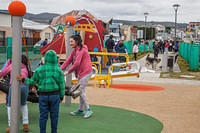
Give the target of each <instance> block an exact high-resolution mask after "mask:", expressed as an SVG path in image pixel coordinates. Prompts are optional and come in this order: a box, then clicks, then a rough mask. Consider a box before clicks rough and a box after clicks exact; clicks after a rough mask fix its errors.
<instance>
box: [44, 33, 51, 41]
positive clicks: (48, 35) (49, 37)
mask: <svg viewBox="0 0 200 133" xmlns="http://www.w3.org/2000/svg"><path fill="white" fill-rule="evenodd" d="M45 39H48V40H50V39H51V34H50V33H48V32H45Z"/></svg>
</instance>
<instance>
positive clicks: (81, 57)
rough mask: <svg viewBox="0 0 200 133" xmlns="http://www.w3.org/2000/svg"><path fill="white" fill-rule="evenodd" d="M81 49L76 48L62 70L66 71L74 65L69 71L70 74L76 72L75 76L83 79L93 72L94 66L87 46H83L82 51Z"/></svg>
mask: <svg viewBox="0 0 200 133" xmlns="http://www.w3.org/2000/svg"><path fill="white" fill-rule="evenodd" d="M79 49H80V47H76V48H74V49H73V50H72V52H71V54H70V56H69V57H68V59H67V60H66V61H65V62H64V63H63V64H62V66H61V67H60V68H61V69H62V70H64V69H66V68H67V67H68V66H69V65H70V64H71V63H72V67H71V68H70V69H69V70H68V73H71V72H73V71H75V76H76V77H79V78H82V77H84V76H85V75H87V74H89V73H90V72H92V64H91V59H90V55H89V53H88V48H87V46H86V45H83V47H82V49H81V50H79Z"/></svg>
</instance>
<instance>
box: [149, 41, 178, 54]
mask: <svg viewBox="0 0 200 133" xmlns="http://www.w3.org/2000/svg"><path fill="white" fill-rule="evenodd" d="M153 50H154V57H157V55H158V53H161V54H164V53H166V54H168V52H169V51H170V52H172V51H174V52H177V51H178V50H179V41H176V43H175V42H174V41H172V40H170V41H168V40H165V41H162V40H160V41H158V40H155V41H154V43H153Z"/></svg>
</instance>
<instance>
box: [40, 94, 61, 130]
mask: <svg viewBox="0 0 200 133" xmlns="http://www.w3.org/2000/svg"><path fill="white" fill-rule="evenodd" d="M59 105H60V95H59V94H55V95H40V96H39V109H40V133H46V124H47V120H48V114H49V112H50V118H51V133H57V125H58V113H59Z"/></svg>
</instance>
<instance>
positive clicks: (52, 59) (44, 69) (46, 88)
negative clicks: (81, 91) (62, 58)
mask: <svg viewBox="0 0 200 133" xmlns="http://www.w3.org/2000/svg"><path fill="white" fill-rule="evenodd" d="M44 60H45V63H44V65H42V66H40V67H39V68H37V69H36V71H35V73H34V74H33V77H32V78H31V79H29V78H26V79H25V83H26V84H29V85H38V89H39V91H40V92H53V91H58V90H60V97H62V98H63V97H64V94H65V81H64V74H63V72H62V70H61V69H60V67H59V66H58V60H57V55H56V52H55V51H53V50H50V51H48V52H47V53H46V54H45V57H44Z"/></svg>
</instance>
